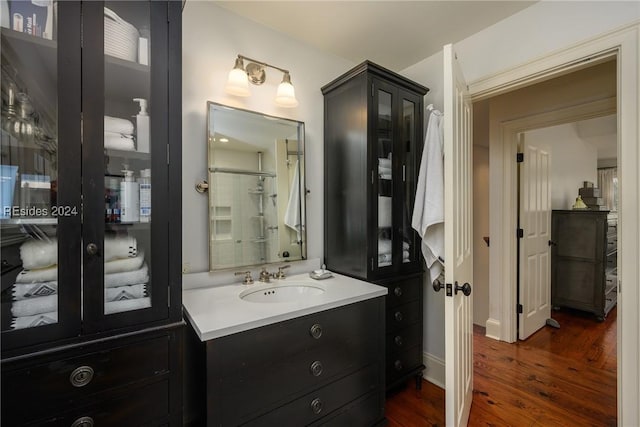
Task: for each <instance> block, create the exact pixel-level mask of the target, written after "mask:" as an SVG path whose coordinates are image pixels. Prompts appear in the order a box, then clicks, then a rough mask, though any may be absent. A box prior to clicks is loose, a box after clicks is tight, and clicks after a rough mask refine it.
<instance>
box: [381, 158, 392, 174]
mask: <svg viewBox="0 0 640 427" xmlns="http://www.w3.org/2000/svg"><path fill="white" fill-rule="evenodd" d="M378 176H379V177H380V179H391V159H385V158H379V159H378Z"/></svg>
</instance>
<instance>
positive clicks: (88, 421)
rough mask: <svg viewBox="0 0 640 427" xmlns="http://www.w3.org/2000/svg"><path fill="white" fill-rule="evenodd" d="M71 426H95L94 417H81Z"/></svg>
mask: <svg viewBox="0 0 640 427" xmlns="http://www.w3.org/2000/svg"><path fill="white" fill-rule="evenodd" d="M71 427H93V418H91V417H80V418H78V419H77V420H75V421H74V422H73V424H71Z"/></svg>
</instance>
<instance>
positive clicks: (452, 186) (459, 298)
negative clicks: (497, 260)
mask: <svg viewBox="0 0 640 427" xmlns="http://www.w3.org/2000/svg"><path fill="white" fill-rule="evenodd" d="M472 113H473V110H472V105H471V99H470V98H469V96H468V91H467V84H466V83H465V81H464V77H463V76H462V72H461V69H460V64H458V61H457V57H456V55H455V53H454V52H453V46H452V45H446V46H445V47H444V241H445V245H444V247H445V250H444V254H445V258H444V261H445V283H446V294H447V296H446V297H445V364H446V368H445V372H446V380H445V382H446V393H445V396H446V424H447V426H453V427H458V426H466V425H467V420H468V419H469V410H470V409H471V399H472V397H473V329H472V321H473V313H472V311H471V310H472V307H473V301H472V297H471V296H467V295H465V294H467V293H470V291H471V285H470V284H471V280H472V278H473V251H472V248H473V245H472V242H471V236H473V229H472V225H473V214H472V208H473V207H472V200H473V199H472V191H473V181H472V177H473V162H472V157H471V156H472V149H473V145H472V137H471V135H472V130H473V128H472V123H473V121H472ZM461 288H466V291H465V292H463V291H462V290H461Z"/></svg>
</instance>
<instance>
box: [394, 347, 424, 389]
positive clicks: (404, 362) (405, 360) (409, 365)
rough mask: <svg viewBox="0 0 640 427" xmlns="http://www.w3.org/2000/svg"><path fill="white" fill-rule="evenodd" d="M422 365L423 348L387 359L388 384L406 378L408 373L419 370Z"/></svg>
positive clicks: (411, 349) (415, 348)
mask: <svg viewBox="0 0 640 427" xmlns="http://www.w3.org/2000/svg"><path fill="white" fill-rule="evenodd" d="M421 365H422V346H416V347H413V348H409V349H407V350H405V351H403V352H399V353H396V354H394V355H393V357H391V358H389V359H387V369H386V375H387V378H386V380H387V384H393V382H394V381H396V380H398V379H400V378H402V377H404V376H406V374H407V372H409V371H412V370H414V369H417V368H418V367H419V366H421Z"/></svg>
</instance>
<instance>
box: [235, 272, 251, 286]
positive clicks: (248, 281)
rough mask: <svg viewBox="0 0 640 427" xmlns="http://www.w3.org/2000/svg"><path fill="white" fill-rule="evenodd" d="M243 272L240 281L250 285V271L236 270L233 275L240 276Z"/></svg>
mask: <svg viewBox="0 0 640 427" xmlns="http://www.w3.org/2000/svg"><path fill="white" fill-rule="evenodd" d="M243 274H244V280H243V281H242V283H244V284H245V285H251V284H252V283H253V277H251V271H236V272H235V275H236V276H241V275H243Z"/></svg>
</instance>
